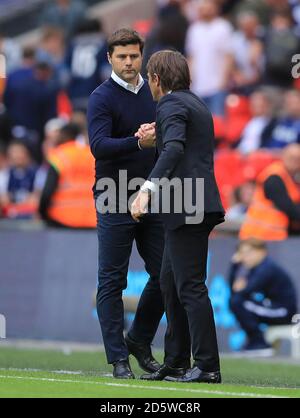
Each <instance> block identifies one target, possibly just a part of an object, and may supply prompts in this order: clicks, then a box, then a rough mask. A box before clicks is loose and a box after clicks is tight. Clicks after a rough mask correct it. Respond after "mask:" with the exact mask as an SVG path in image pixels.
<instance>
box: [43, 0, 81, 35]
mask: <svg viewBox="0 0 300 418" xmlns="http://www.w3.org/2000/svg"><path fill="white" fill-rule="evenodd" d="M84 16H85V6H84V4H83V3H82V2H81V1H80V0H55V1H52V2H51V3H50V4H49V3H47V4H46V6H45V8H44V10H43V11H42V14H41V16H40V20H39V23H40V25H43V26H54V27H58V28H61V29H62V30H63V31H64V33H65V35H66V39H67V40H69V39H70V38H71V37H72V36H73V34H74V32H75V29H76V27H77V26H78V24H79V23H80V22H81V21H82V20H83V19H84Z"/></svg>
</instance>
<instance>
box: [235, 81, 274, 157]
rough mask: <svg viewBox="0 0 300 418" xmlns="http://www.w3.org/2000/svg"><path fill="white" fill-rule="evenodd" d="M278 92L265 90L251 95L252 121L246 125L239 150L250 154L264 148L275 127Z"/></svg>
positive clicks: (259, 90)
mask: <svg viewBox="0 0 300 418" xmlns="http://www.w3.org/2000/svg"><path fill="white" fill-rule="evenodd" d="M276 98H277V97H276V92H274V91H272V90H270V89H267V88H264V89H262V88H261V89H257V90H256V91H254V92H253V93H252V94H251V95H250V98H249V100H250V102H249V103H250V112H251V116H252V117H251V119H250V121H249V122H248V123H247V124H246V126H245V128H244V130H243V132H242V136H241V139H240V142H239V145H238V150H239V151H240V152H241V153H243V154H249V153H251V152H253V151H256V150H258V149H259V148H262V147H263V144H264V143H265V141H266V139H268V138H269V135H270V133H271V130H272V128H274V125H275V108H276V100H275V99H276Z"/></svg>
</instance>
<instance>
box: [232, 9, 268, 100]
mask: <svg viewBox="0 0 300 418" xmlns="http://www.w3.org/2000/svg"><path fill="white" fill-rule="evenodd" d="M237 27H238V30H237V31H235V33H234V35H233V72H232V82H233V88H234V90H235V91H236V92H237V93H240V94H246V95H248V94H249V93H251V92H252V91H253V89H254V88H255V87H256V86H257V85H258V83H259V82H260V80H261V76H262V73H263V44H262V42H261V41H260V39H259V35H260V32H261V26H260V23H259V19H258V16H257V15H256V14H255V13H253V12H243V13H240V14H239V15H238V16H237Z"/></svg>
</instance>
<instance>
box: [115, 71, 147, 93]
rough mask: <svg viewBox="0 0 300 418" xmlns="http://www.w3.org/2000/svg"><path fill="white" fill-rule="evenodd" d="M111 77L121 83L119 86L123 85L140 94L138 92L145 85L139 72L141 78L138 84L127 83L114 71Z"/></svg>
mask: <svg viewBox="0 0 300 418" xmlns="http://www.w3.org/2000/svg"><path fill="white" fill-rule="evenodd" d="M111 78H112V79H113V80H114V81H115V82H116V83H117V84H119V86H121V87H123V88H124V89H126V90H128V91H131V93H134V94H138V92H139V91H140V90H141V88H142V87H143V85H144V83H145V81H144V79H143V77H142V76H141V74H139V80H138V83H137V85H136V86H134V85H133V84H130V83H127V81H124V80H122V78H120V77H119V76H118V75H117V74H116V73H115V72H114V71H113V72H112V73H111Z"/></svg>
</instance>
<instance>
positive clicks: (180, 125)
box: [131, 51, 224, 383]
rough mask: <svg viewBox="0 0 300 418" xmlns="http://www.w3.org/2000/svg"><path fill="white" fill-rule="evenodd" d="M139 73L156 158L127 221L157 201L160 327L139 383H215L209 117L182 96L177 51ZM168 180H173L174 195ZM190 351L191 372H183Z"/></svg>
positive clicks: (185, 89)
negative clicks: (158, 347)
mask: <svg viewBox="0 0 300 418" xmlns="http://www.w3.org/2000/svg"><path fill="white" fill-rule="evenodd" d="M147 70H148V79H149V86H150V89H151V92H152V96H153V98H154V100H156V101H158V105H157V111H156V113H157V114H156V141H157V149H158V153H159V158H158V160H157V162H156V165H155V167H154V169H153V170H152V172H151V174H150V175H149V177H148V180H147V181H146V182H145V183H144V184H143V185H142V187H141V190H140V192H139V194H138V196H137V197H136V199H135V201H134V202H133V204H132V207H131V214H132V216H133V218H134V219H135V220H136V221H140V220H142V219H143V216H145V214H146V213H147V206H148V203H149V200H150V199H151V201H157V196H159V197H160V199H158V200H159V211H160V213H161V216H162V220H163V222H164V226H165V249H164V256H163V262H162V270H161V289H162V293H163V298H164V303H165V309H166V314H167V320H168V327H167V332H166V336H165V359H164V364H163V366H162V367H161V368H160V369H159V370H158V371H156V372H154V373H152V374H148V375H144V376H142V378H143V379H146V380H163V379H165V378H166V379H168V380H176V381H180V382H209V383H220V382H221V374H220V364H219V355H218V346H217V338H216V330H215V324H214V318H213V311H212V307H211V303H210V299H209V297H208V291H207V287H206V285H205V279H206V263H207V252H208V237H209V234H210V232H211V231H212V229H213V228H214V226H215V225H216V224H218V223H220V222H222V221H223V220H224V210H223V207H222V204H221V201H220V196H219V192H218V188H217V184H216V180H215V176H214V164H213V154H214V130H213V121H212V116H211V114H210V112H209V110H208V109H207V107H206V105H205V104H204V103H203V102H202V100H200V99H199V98H198V97H197V96H195V95H194V94H193V93H192V92H191V91H190V73H189V68H188V65H187V62H186V59H185V58H184V57H183V55H181V54H180V53H179V52H176V51H160V52H157V53H156V54H154V55H152V57H151V58H150V60H149V62H148V65H147ZM152 131H153V128H152V127H151V126H150V125H148V126H142V127H141V128H140V129H139V131H138V135H139V137H140V138H142V139H144V140H145V139H146V138H147V137H148V136H150V135H151V134H153V132H152ZM201 179H202V180H203V181H204V188H203V182H202V181H201ZM168 180H171V181H172V183H173V184H175V183H174V181H177V183H176V184H177V186H176V187H175V191H174V190H173V191H172V188H171V187H169V186H170V184H168ZM178 181H179V185H178ZM180 185H181V189H180ZM170 190H171V191H170ZM168 200H169V201H170V202H169V203H170V204H169V205H166V203H167V201H168ZM181 203H184V205H182V206H181V209H180V204H181ZM164 207H165V208H166V207H167V208H168V209H169V210H168V211H166V210H164ZM190 209H192V210H193V211H192V210H190ZM191 351H192V355H193V359H194V365H193V367H192V368H191V369H190V368H189V367H190V353H191Z"/></svg>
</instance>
